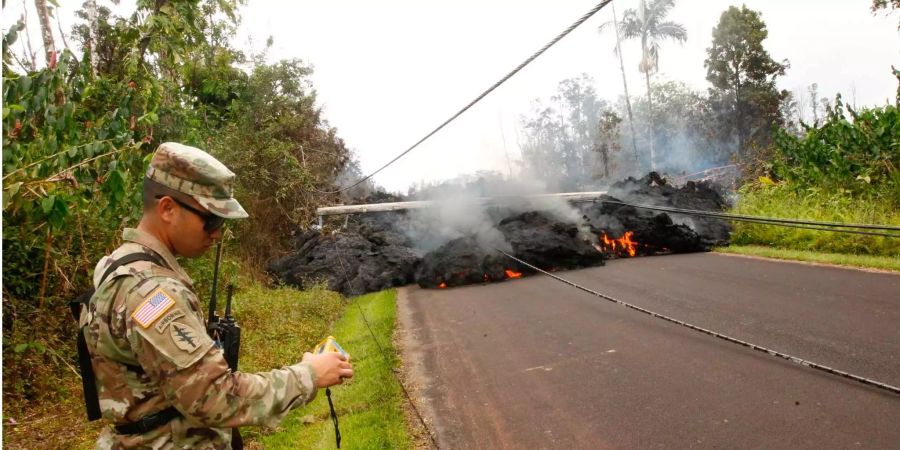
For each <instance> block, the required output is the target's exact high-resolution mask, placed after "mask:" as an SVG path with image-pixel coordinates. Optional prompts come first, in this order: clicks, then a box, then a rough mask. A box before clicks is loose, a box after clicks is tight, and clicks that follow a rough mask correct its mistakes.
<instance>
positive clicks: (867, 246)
mask: <svg viewBox="0 0 900 450" xmlns="http://www.w3.org/2000/svg"><path fill="white" fill-rule="evenodd" d="M889 200H890V199H888V198H886V197H883V196H876V195H874V194H873V195H870V196H868V197H860V196H857V197H853V196H851V195H850V193H848V192H846V191H842V190H831V191H829V190H825V189H819V188H809V189H806V190H797V189H795V188H793V187H792V186H790V185H788V184H786V183H782V184H778V185H775V186H761V187H756V188H754V189H745V190H742V192H741V195H740V198H739V200H738V202H737V204H736V206H735V208H734V209H733V210H732V211H730V212H733V213H737V214H748V215H754V216H765V217H782V218H793V219H807V220H814V221H825V222H844V223H869V224H884V225H894V226H900V210H898V209H897V208H896V207H894V206H893V205H895V204H897V203H896V201H889ZM731 242H732V244H737V245H738V246H744V245H748V246H759V245H761V246H767V247H774V248H780V249H791V250H801V251H804V250H808V251H817V252H825V253H833V254H846V255H873V256H884V257H893V258H900V239H897V238H890V237H879V236H865V235H859V234H850V233H836V232H830V231H817V230H807V229H799V228H787V227H780V226H772V225H759V224H752V223H745V222H735V223H734V230H733V232H732V235H731ZM832 259H837V258H832ZM848 259H852V258H849V257H848ZM859 261H865V258H860V259H859Z"/></svg>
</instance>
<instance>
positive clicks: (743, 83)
mask: <svg viewBox="0 0 900 450" xmlns="http://www.w3.org/2000/svg"><path fill="white" fill-rule="evenodd" d="M768 34H769V33H768V31H767V30H766V25H765V23H764V22H763V21H762V18H761V17H760V14H759V13H758V12H756V11H753V10H750V9H748V8H747V7H746V6H743V7H741V8H740V9H738V8H737V7H735V6H732V7H730V8H728V10H726V11H725V12H723V13H722V16H721V18H720V19H719V23H718V25H716V27H715V28H713V41H712V45H711V46H710V47H709V48H708V49H707V54H708V56H707V59H706V61H705V63H704V65H705V66H706V79H707V80H708V81H709V82H710V83H711V84H712V88H711V89H710V100H711V101H712V102H713V105H714V108H715V109H716V110H717V111H718V113H719V117H720V129H721V130H722V133H723V139H726V138H732V139H734V140H736V147H737V148H736V150H735V152H734V153H736V156H738V157H740V158H745V157H746V156H747V151H748V149H750V148H756V149H765V148H767V147H768V146H769V145H770V144H771V142H772V127H773V125H781V123H782V121H783V117H782V116H781V102H782V101H783V100H785V99H786V98H787V96H788V92H787V91H778V89H777V88H776V87H775V80H776V78H777V77H778V76H779V75H784V71H785V69H786V68H787V67H788V63H787V61H786V60H785V61H783V62H782V63H778V62H776V61H775V60H773V59H772V57H771V56H770V55H769V52H767V51H766V49H765V48H764V47H763V41H764V40H765V39H766V37H767V36H768Z"/></svg>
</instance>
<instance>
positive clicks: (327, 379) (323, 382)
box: [302, 352, 353, 388]
mask: <svg viewBox="0 0 900 450" xmlns="http://www.w3.org/2000/svg"><path fill="white" fill-rule="evenodd" d="M302 362H305V363H307V364H309V365H310V366H312V368H313V371H314V372H315V373H316V387H317V388H325V387H329V386H334V385H336V384H341V382H343V381H344V378H353V364H350V362H349V361H347V357H346V356H344V355H342V354H340V353H334V352H326V353H319V354H317V355H314V354H312V353H309V352H307V353H304V354H303V361H302Z"/></svg>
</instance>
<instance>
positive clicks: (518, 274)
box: [504, 269, 522, 278]
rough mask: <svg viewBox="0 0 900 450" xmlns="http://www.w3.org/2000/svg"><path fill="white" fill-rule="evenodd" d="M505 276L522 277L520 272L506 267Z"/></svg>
mask: <svg viewBox="0 0 900 450" xmlns="http://www.w3.org/2000/svg"><path fill="white" fill-rule="evenodd" d="M504 272H506V278H522V272H516V271H514V270H512V269H506V270H505V271H504Z"/></svg>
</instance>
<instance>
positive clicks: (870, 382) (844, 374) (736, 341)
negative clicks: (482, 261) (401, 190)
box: [494, 248, 900, 394]
mask: <svg viewBox="0 0 900 450" xmlns="http://www.w3.org/2000/svg"><path fill="white" fill-rule="evenodd" d="M494 250H496V251H498V252H500V253H501V254H503V255H505V256H507V257H508V258H510V259H512V260H513V261H516V262H518V263H519V264H522V265H524V266H526V267H528V268H531V269H532V270H536V271H538V272H540V273H543V274H544V275H547V276H549V277H551V278H553V279H554V280H556V281H559V282H561V283H565V284H567V285H569V286H571V287H574V288H576V289H579V290H582V291H584V292H587V293H589V294H592V295H595V296H597V297H600V298H602V299H604V300H607V301H610V302H613V303H615V304H618V305H621V306H624V307H626V308H629V309H632V310H635V311H638V312H640V313H643V314H646V315H648V316H651V317H656V318H657V319H662V320H665V321H666V322H671V323H674V324H676V325H679V326H682V327H685V328H689V329H691V330H694V331H699V332H700V333H703V334H707V335H709V336H712V337H714V338H717V339H721V340H724V341H728V342H731V343H733V344H738V345H740V346H743V347H747V348H750V349H753V350H756V351H758V352H762V353H768V354H769V355H772V356H777V357H779V358H782V359H785V360H788V361H790V362H793V363H796V364H800V365H801V366H806V367H809V368H811V369H815V370H819V371H822V372H826V373H830V374H832V375H837V376H840V377H843V378H847V379H850V380H853V381H856V382H859V383H862V384H865V385H868V386H872V387H876V388H878V389H883V390H886V391H889V392H892V393H894V394H900V387H897V386H893V385H890V384H887V383H883V382H881V381H877V380H873V379H871V378H866V377H862V376H859V375H854V374H852V373H849V372H844V371H842V370H838V369H834V368H831V367H828V366H826V365H824V364H819V363H816V362H813V361H809V360H806V359H802V358H798V357H796V356H791V355H789V354H787V353H782V352H779V351H777V350H772V349H770V348H766V347H763V346H761V345H756V344H753V343H750V342H747V341H743V340H740V339H737V338H733V337H731V336H727V335H724V334H722V333H718V332H716V331H712V330H708V329H706V328H702V327H699V326H697V325H692V324H689V323H687V322H684V321H681V320H678V319H675V318H672V317H669V316H666V315H663V314H659V313H656V312H653V311H650V310H649V309H645V308H641V307H640V306H636V305H632V304H631V303H627V302H624V301H622V300H618V299H615V298H613V297H610V296H608V295H605V294H602V293H600V292H597V291H595V290H593V289H591V288H588V287H584V286H582V285H580V284H578V283H575V282H573V281H569V280H567V279H565V278H563V277H561V276H559V275H556V274H553V273H550V272H548V271H546V270H543V269H541V268H539V267H537V266H535V265H533V264H530V263H528V262H526V261H523V260H522V259H519V258H517V257H515V256H513V255H511V254H509V253H507V252H505V251H503V250H500V249H498V248H495V249H494Z"/></svg>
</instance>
